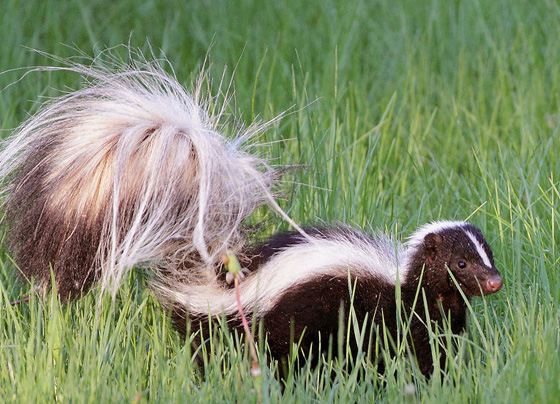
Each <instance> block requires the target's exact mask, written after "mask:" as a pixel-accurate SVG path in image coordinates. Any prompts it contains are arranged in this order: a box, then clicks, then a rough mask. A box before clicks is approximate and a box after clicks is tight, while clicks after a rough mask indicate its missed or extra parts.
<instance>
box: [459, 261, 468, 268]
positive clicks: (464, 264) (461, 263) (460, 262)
mask: <svg viewBox="0 0 560 404" xmlns="http://www.w3.org/2000/svg"><path fill="white" fill-rule="evenodd" d="M457 266H458V267H459V268H461V269H464V268H466V267H467V263H466V262H465V261H463V260H460V261H459V262H458V263H457Z"/></svg>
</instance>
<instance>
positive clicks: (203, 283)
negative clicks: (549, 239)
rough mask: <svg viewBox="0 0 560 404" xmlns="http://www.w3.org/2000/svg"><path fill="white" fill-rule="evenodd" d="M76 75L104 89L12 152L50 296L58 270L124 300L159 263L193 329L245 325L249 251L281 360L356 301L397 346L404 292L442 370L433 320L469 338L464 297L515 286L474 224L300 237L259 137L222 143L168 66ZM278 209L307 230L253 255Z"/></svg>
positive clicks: (421, 340) (12, 217) (177, 313)
mask: <svg viewBox="0 0 560 404" xmlns="http://www.w3.org/2000/svg"><path fill="white" fill-rule="evenodd" d="M68 69H70V70H72V71H75V72H78V73H80V74H82V75H83V76H84V77H86V78H87V79H88V85H87V86H86V87H85V88H84V89H82V90H79V91H76V92H72V93H69V94H66V95H64V96H62V97H60V98H58V99H54V100H52V101H51V102H50V103H48V104H47V105H45V106H44V107H43V108H42V109H41V110H40V111H39V112H38V113H37V114H36V115H34V116H32V117H31V118H29V119H28V120H27V121H26V122H24V123H23V124H22V125H21V126H20V127H19V128H18V129H17V130H16V132H15V134H14V135H13V136H12V137H11V138H10V139H8V141H7V142H6V143H5V145H4V148H3V150H2V152H1V153H0V177H1V178H3V184H4V185H3V187H4V188H3V193H4V198H5V205H4V209H5V222H6V224H7V226H8V233H7V240H8V243H9V246H10V248H11V251H12V253H13V256H14V258H15V262H16V263H17V265H18V266H19V270H20V272H21V273H22V274H23V276H24V277H25V278H27V279H30V280H33V281H34V282H35V283H36V284H37V285H38V286H40V287H41V288H43V289H45V288H48V286H49V285H50V282H51V273H52V274H54V280H55V282H56V286H57V290H58V293H59V294H60V295H61V297H62V298H64V299H68V298H71V297H76V296H78V295H80V294H81V293H83V292H85V291H86V290H87V289H88V288H89V287H90V286H91V285H92V284H93V283H94V282H95V281H96V280H101V282H102V285H103V286H104V287H105V288H110V289H111V290H112V291H115V290H116V288H118V286H119V284H120V283H121V281H122V279H123V276H124V275H125V273H126V271H127V270H130V269H131V268H133V267H136V266H138V267H145V268H148V269H149V270H150V271H151V273H152V277H151V280H150V286H151V287H152V289H153V290H154V292H155V294H156V296H157V297H158V299H159V300H160V301H161V302H162V304H163V305H164V306H165V307H167V308H170V309H171V310H173V311H174V318H175V322H176V324H177V326H178V328H179V330H180V331H184V330H185V325H184V322H185V320H186V319H190V320H191V321H198V322H200V323H201V324H202V325H204V324H206V323H207V322H208V319H209V318H212V317H219V316H226V317H227V318H229V319H230V320H231V324H232V326H233V327H235V326H236V324H238V322H237V321H236V316H237V309H236V305H235V303H236V302H235V297H234V292H233V289H232V288H231V286H230V285H228V284H227V282H225V281H224V277H223V269H222V268H223V262H222V257H223V256H224V254H226V253H233V254H236V255H237V256H239V257H240V259H241V262H242V263H243V264H244V266H245V267H246V270H247V271H246V272H247V274H246V279H245V280H243V281H242V283H241V303H242V305H243V307H244V309H245V310H246V311H247V312H249V313H252V320H253V321H261V320H262V322H263V324H264V327H265V330H266V332H267V338H268V343H269V345H270V348H271V352H272V354H273V356H274V357H277V358H281V357H283V356H284V355H286V354H288V352H289V350H290V347H291V342H292V341H294V340H295V341H301V345H302V348H304V349H307V348H308V347H309V345H310V344H311V343H312V342H315V341H317V340H318V335H319V334H321V333H322V334H323V335H325V336H326V335H328V334H332V335H335V336H336V334H337V332H336V331H337V330H336V328H337V327H338V312H339V308H340V307H341V302H342V303H344V307H345V308H346V310H348V307H350V305H351V303H352V304H353V307H354V309H355V312H356V315H357V317H358V320H364V319H365V318H366V316H367V317H368V318H369V320H370V321H371V322H372V324H375V325H378V326H380V325H381V324H385V326H386V328H387V329H388V330H389V332H390V333H391V334H392V335H393V336H394V337H395V338H396V337H397V334H396V333H397V329H398V327H397V324H396V317H397V311H398V310H400V308H399V307H397V303H396V299H395V290H396V285H397V284H398V285H400V290H401V295H402V308H403V309H404V311H405V312H406V313H408V314H416V315H411V321H412V323H411V332H410V334H409V337H410V338H411V342H412V343H413V346H414V350H415V353H416V356H417V358H418V361H419V363H420V367H421V369H422V371H423V372H424V373H426V374H428V373H430V372H431V370H432V367H433V363H432V355H431V351H430V345H429V334H428V330H427V324H426V321H427V316H426V313H429V318H430V320H431V321H435V322H440V321H442V319H443V317H444V316H446V315H447V314H450V315H451V321H452V323H451V324H452V330H453V332H456V333H458V332H461V331H463V329H464V326H465V314H466V307H465V302H464V299H463V298H462V296H461V293H460V291H459V289H462V292H463V293H464V294H465V295H466V296H467V297H470V296H474V295H480V294H488V293H493V292H496V291H497V290H499V289H500V287H501V285H502V281H501V278H500V276H499V274H498V272H497V270H496V268H495V266H494V262H493V258H492V252H491V251H490V248H489V246H488V244H487V243H486V241H485V240H484V238H483V236H482V234H481V233H480V231H479V230H478V229H476V228H475V227H474V226H472V225H470V224H468V223H465V222H436V223H432V224H430V225H427V226H424V227H421V228H420V229H419V230H418V231H417V232H416V233H414V234H413V235H412V237H411V238H410V240H409V242H408V243H407V244H406V245H405V246H403V245H401V244H399V243H396V242H394V241H392V240H390V239H389V238H387V237H385V236H383V235H367V234H364V233H363V232H361V231H358V230H355V229H351V228H348V227H345V226H333V227H325V228H310V229H307V230H302V229H300V228H299V227H297V225H296V224H295V223H293V222H291V220H290V219H289V218H288V217H287V216H286V215H285V214H284V213H283V211H282V210H281V209H280V208H279V207H278V205H277V204H276V202H275V200H274V197H273V194H272V191H271V189H272V186H273V183H274V178H275V176H276V173H275V171H274V170H272V169H271V168H270V166H269V165H268V164H267V163H266V161H264V160H262V159H260V158H257V157H255V156H254V155H252V154H250V153H248V152H247V150H248V147H249V146H250V145H249V144H248V142H249V140H250V138H251V137H252V135H253V134H254V133H255V132H257V131H258V128H257V127H250V128H249V129H248V130H246V131H244V132H242V133H239V134H238V135H237V136H235V137H234V138H232V139H228V138H226V137H225V136H223V135H221V134H220V133H219V131H218V122H217V118H216V117H212V116H210V114H209V112H208V108H207V103H206V102H205V101H204V100H203V99H202V98H201V96H200V91H199V90H196V91H195V92H194V95H190V94H189V93H187V92H186V91H185V90H184V88H183V87H182V86H181V85H180V84H179V83H178V82H177V81H176V80H175V78H173V77H171V76H169V75H167V74H165V73H164V71H163V70H162V69H161V67H160V66H159V65H158V64H155V63H154V64H149V63H145V64H137V65H133V66H132V67H131V68H129V69H121V70H117V71H113V70H111V69H106V68H90V67H84V66H80V65H74V66H71V67H70V68H68ZM265 203H268V204H269V205H271V206H272V207H273V208H274V209H275V210H277V211H278V212H279V213H280V214H281V215H282V216H283V217H284V218H285V219H286V220H288V221H290V222H291V224H292V225H293V226H294V227H295V229H296V231H295V232H292V233H284V234H278V235H275V236H272V238H270V239H269V240H268V241H266V242H264V243H262V244H260V245H248V243H246V242H245V239H246V237H245V234H244V230H243V229H244V227H243V226H242V224H243V222H244V220H245V219H246V218H247V216H249V215H250V214H251V213H252V212H253V211H254V210H255V209H256V208H257V207H258V206H260V205H262V204H265ZM349 284H350V285H354V289H355V290H354V291H352V288H349ZM420 290H421V291H423V293H424V294H425V301H426V302H427V306H426V307H424V304H423V303H422V302H423V297H420V299H418V292H419V291H420ZM351 294H354V300H353V302H350V296H351ZM415 302H416V304H415ZM194 328H197V327H196V325H195V327H194Z"/></svg>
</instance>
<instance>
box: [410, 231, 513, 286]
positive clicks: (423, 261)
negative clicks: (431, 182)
mask: <svg viewBox="0 0 560 404" xmlns="http://www.w3.org/2000/svg"><path fill="white" fill-rule="evenodd" d="M408 246H409V249H410V250H409V253H410V258H409V261H408V265H410V266H411V268H409V271H411V273H413V272H415V271H414V269H418V268H424V276H425V277H426V278H425V283H426V284H428V285H433V286H434V287H444V285H445V284H447V285H448V286H451V287H454V285H455V282H453V279H452V278H451V276H450V274H449V272H448V269H449V271H451V273H452V274H453V277H455V279H456V281H457V282H458V283H459V286H460V287H461V289H462V290H463V292H464V293H465V295H467V296H480V295H488V294H492V293H495V292H497V291H498V290H500V289H501V287H502V277H501V276H500V273H499V272H498V270H497V269H496V266H495V265H494V258H493V254H492V250H491V249H490V246H489V245H488V243H487V242H486V240H485V239H484V237H483V235H482V233H481V232H480V230H479V229H477V228H476V227H475V226H473V225H472V224H470V223H467V222H434V223H430V224H427V225H425V226H423V227H421V228H420V229H418V230H417V231H416V232H415V233H414V234H413V235H412V236H411V238H410V239H409V242H408ZM416 272H417V271H416ZM423 283H424V282H423Z"/></svg>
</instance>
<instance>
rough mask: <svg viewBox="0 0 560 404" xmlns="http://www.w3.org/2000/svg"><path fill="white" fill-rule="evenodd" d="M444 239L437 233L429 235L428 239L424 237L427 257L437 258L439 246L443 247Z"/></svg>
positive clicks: (427, 235)
mask: <svg viewBox="0 0 560 404" xmlns="http://www.w3.org/2000/svg"><path fill="white" fill-rule="evenodd" d="M441 242H442V238H441V236H440V235H439V234H437V233H428V234H426V237H424V247H425V249H426V255H427V256H428V258H432V259H433V258H435V257H436V255H437V253H438V251H439V246H440V245H441Z"/></svg>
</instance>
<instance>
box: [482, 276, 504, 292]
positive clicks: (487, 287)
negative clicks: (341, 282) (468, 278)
mask: <svg viewBox="0 0 560 404" xmlns="http://www.w3.org/2000/svg"><path fill="white" fill-rule="evenodd" d="M502 284H503V282H502V277H501V276H500V275H499V274H495V275H492V276H490V277H489V278H488V279H486V281H485V282H484V285H483V286H484V293H485V294H491V293H496V292H497V291H498V290H500V289H501V288H502Z"/></svg>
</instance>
